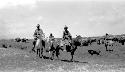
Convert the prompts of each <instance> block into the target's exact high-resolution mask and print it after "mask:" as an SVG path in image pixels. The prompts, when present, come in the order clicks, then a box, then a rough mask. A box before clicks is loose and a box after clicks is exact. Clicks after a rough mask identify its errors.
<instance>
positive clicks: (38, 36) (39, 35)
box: [32, 24, 44, 50]
mask: <svg viewBox="0 0 125 72" xmlns="http://www.w3.org/2000/svg"><path fill="white" fill-rule="evenodd" d="M36 27H37V29H36V30H35V32H34V35H33V37H34V47H33V49H32V50H34V48H35V46H36V42H37V40H38V39H40V40H43V37H44V33H43V30H42V29H41V28H40V25H39V24H37V26H36Z"/></svg>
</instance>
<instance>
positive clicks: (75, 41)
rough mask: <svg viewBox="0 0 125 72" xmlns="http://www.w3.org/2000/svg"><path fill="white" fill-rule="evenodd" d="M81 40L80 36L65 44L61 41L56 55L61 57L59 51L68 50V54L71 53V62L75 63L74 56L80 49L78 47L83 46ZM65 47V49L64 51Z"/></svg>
mask: <svg viewBox="0 0 125 72" xmlns="http://www.w3.org/2000/svg"><path fill="white" fill-rule="evenodd" d="M80 40H81V38H79V37H78V36H77V37H76V38H75V39H72V40H71V42H67V43H65V42H64V41H62V40H61V41H60V44H58V45H57V47H56V55H57V56H58V55H59V50H60V49H61V50H63V51H64V50H66V52H70V53H71V57H72V58H71V60H70V61H73V56H74V53H75V51H76V49H77V48H78V46H81V41H80ZM64 47H65V49H63V48H64Z"/></svg>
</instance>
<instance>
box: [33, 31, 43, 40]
mask: <svg viewBox="0 0 125 72" xmlns="http://www.w3.org/2000/svg"><path fill="white" fill-rule="evenodd" d="M33 36H34V38H36V39H40V38H43V37H44V33H43V30H42V29H36V30H35V32H34V35H33Z"/></svg>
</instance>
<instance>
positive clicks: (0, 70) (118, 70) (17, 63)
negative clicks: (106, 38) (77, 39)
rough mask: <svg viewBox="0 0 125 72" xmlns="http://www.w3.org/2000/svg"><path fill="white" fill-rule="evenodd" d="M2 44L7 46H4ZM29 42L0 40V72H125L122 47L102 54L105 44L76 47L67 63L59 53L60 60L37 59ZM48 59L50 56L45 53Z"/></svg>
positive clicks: (66, 58) (124, 56) (123, 48)
mask: <svg viewBox="0 0 125 72" xmlns="http://www.w3.org/2000/svg"><path fill="white" fill-rule="evenodd" d="M3 44H4V45H5V46H7V48H6V47H3ZM31 48H32V42H31V41H29V42H27V43H21V42H14V41H13V40H0V72H125V46H124V45H121V44H119V43H115V45H114V46H112V47H108V48H110V49H113V51H111V52H109V51H105V46H104V45H97V43H93V44H92V45H90V46H83V47H78V49H77V50H76V52H75V55H74V61H73V62H70V61H68V60H70V58H71V56H70V54H69V53H67V52H64V51H60V53H61V54H60V56H59V57H60V59H59V60H58V59H56V57H55V59H54V60H50V59H41V58H39V57H36V54H35V53H34V52H30V51H31ZM90 49H91V50H100V51H101V53H100V55H99V56H98V55H90V54H89V53H88V50H90ZM44 55H45V56H46V57H50V56H51V53H45V52H44Z"/></svg>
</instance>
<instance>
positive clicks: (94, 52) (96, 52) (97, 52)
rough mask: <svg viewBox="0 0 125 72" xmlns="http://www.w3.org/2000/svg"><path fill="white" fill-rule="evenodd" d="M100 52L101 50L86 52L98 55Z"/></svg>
mask: <svg viewBox="0 0 125 72" xmlns="http://www.w3.org/2000/svg"><path fill="white" fill-rule="evenodd" d="M100 52H101V51H95V50H88V53H89V54H91V55H94V54H96V55H100Z"/></svg>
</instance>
